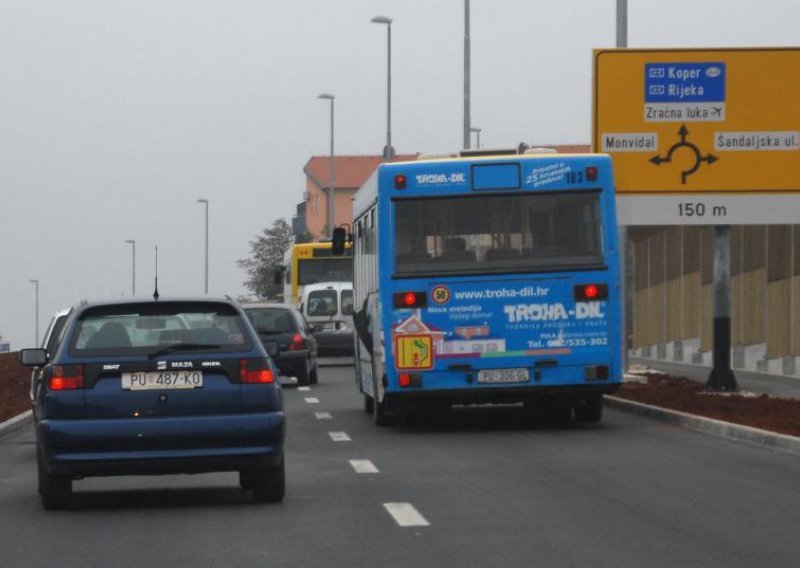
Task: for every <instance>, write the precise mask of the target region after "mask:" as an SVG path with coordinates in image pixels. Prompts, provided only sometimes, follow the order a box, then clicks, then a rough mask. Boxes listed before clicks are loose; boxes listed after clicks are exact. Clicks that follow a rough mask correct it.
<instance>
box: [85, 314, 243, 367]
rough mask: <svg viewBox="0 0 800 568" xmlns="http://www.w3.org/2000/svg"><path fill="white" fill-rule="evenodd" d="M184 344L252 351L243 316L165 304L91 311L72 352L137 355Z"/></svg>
mask: <svg viewBox="0 0 800 568" xmlns="http://www.w3.org/2000/svg"><path fill="white" fill-rule="evenodd" d="M178 343H193V344H203V345H208V346H210V347H209V348H210V349H213V350H215V351H216V350H223V351H225V350H228V351H231V350H235V351H240V350H248V349H250V339H249V337H248V335H247V333H246V332H245V327H244V321H243V320H242V317H241V315H240V314H239V312H237V311H236V309H235V308H233V307H232V306H230V305H229V304H223V303H216V302H159V303H152V302H151V303H147V304H118V305H106V306H97V307H93V308H89V309H87V310H86V311H84V312H83V313H82V314H81V315H80V318H79V319H78V321H77V324H76V327H75V330H74V332H73V333H72V339H71V342H70V352H71V353H73V354H75V355H91V354H95V353H109V352H113V353H115V354H137V353H141V352H149V351H151V350H152V349H153V348H160V347H165V346H169V345H174V344H178Z"/></svg>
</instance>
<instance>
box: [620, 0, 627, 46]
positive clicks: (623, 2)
mask: <svg viewBox="0 0 800 568" xmlns="http://www.w3.org/2000/svg"><path fill="white" fill-rule="evenodd" d="M617 47H628V0H617Z"/></svg>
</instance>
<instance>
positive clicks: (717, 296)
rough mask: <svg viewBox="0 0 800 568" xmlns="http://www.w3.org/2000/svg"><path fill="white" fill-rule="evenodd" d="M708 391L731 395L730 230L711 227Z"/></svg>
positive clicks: (732, 379) (719, 226)
mask: <svg viewBox="0 0 800 568" xmlns="http://www.w3.org/2000/svg"><path fill="white" fill-rule="evenodd" d="M706 388H707V389H708V390H714V391H735V390H737V384H736V377H734V376H733V371H732V370H731V227H730V225H715V226H714V366H713V368H712V369H711V374H710V375H709V376H708V382H707V383H706Z"/></svg>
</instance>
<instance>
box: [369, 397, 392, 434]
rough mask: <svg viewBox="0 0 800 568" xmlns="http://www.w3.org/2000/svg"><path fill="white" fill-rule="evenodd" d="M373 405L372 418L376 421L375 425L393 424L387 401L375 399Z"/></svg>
mask: <svg viewBox="0 0 800 568" xmlns="http://www.w3.org/2000/svg"><path fill="white" fill-rule="evenodd" d="M372 407H373V410H372V419H373V420H374V422H375V426H381V427H383V426H389V425H390V424H391V419H390V417H389V412H388V411H387V409H386V403H385V402H380V401H378V400H377V399H373V403H372Z"/></svg>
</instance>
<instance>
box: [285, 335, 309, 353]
mask: <svg viewBox="0 0 800 568" xmlns="http://www.w3.org/2000/svg"><path fill="white" fill-rule="evenodd" d="M305 348H306V341H305V339H303V336H302V335H300V334H299V333H295V334H294V335H293V336H292V342H291V343H290V344H289V351H302V350H303V349H305Z"/></svg>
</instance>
